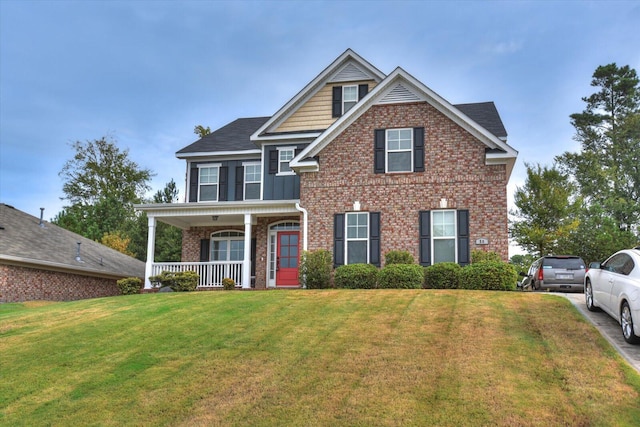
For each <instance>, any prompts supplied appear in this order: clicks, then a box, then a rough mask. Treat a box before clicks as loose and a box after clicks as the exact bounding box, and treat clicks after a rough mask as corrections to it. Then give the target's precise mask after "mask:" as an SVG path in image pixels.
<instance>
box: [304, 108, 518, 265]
mask: <svg viewBox="0 0 640 427" xmlns="http://www.w3.org/2000/svg"><path fill="white" fill-rule="evenodd" d="M404 127H407V128H414V127H424V129H425V132H424V135H425V138H424V139H425V141H424V142H425V172H418V173H414V172H412V173H396V174H375V173H374V162H373V153H374V130H375V129H383V128H384V129H388V128H404ZM485 148H486V145H485V144H483V143H482V142H480V141H478V140H477V139H475V138H474V137H473V136H472V135H470V134H469V133H468V132H466V131H465V130H464V129H462V128H461V127H459V126H458V125H456V124H455V123H454V122H453V121H451V120H450V119H448V118H447V117H446V116H444V115H443V114H441V113H440V112H439V111H437V110H436V109H435V108H434V107H432V106H431V105H429V104H427V103H411V104H395V105H380V106H373V107H371V108H370V109H369V110H368V111H367V112H365V113H364V114H363V115H362V116H361V117H360V118H358V119H357V120H356V121H355V122H354V123H353V124H352V125H351V126H349V128H347V129H346V130H345V131H344V132H342V133H341V134H340V135H339V136H338V137H337V138H336V139H335V140H333V141H332V142H331V143H329V144H328V145H327V146H326V147H325V148H324V149H323V150H322V151H321V152H320V156H319V163H320V171H319V172H313V173H304V174H302V176H301V180H300V186H301V188H300V201H301V205H302V207H304V208H306V209H307V210H308V212H309V250H317V249H328V250H331V251H332V250H333V214H334V213H344V212H349V211H353V204H354V202H355V201H358V202H360V205H361V211H363V212H366V211H369V212H380V213H381V242H380V244H381V254H382V260H383V262H384V254H386V253H387V252H389V251H391V250H407V251H409V252H410V253H411V254H412V255H413V256H414V258H415V259H416V260H417V259H418V255H419V254H418V252H419V249H418V245H419V230H418V224H419V222H418V212H419V211H421V210H435V209H439V205H440V200H441V199H442V198H446V199H447V200H448V208H449V209H468V210H469V217H470V218H469V228H470V241H471V247H470V249H471V250H473V249H483V250H490V251H495V252H497V253H498V254H500V256H501V257H502V258H503V259H505V260H506V259H507V258H508V230H507V192H506V185H507V177H506V167H505V166H504V165H491V166H487V165H485ZM478 238H486V239H488V240H489V245H483V246H476V245H475V241H476V239H478Z"/></svg>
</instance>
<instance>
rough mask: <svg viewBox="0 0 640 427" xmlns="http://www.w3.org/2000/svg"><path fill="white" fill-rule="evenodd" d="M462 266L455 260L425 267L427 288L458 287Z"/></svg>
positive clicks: (425, 285)
mask: <svg viewBox="0 0 640 427" xmlns="http://www.w3.org/2000/svg"><path fill="white" fill-rule="evenodd" d="M461 271H462V267H460V265H458V264H456V263H455V262H440V263H438V264H434V265H430V266H429V267H425V268H424V287H425V288H426V289H458V288H459V287H460V273H461Z"/></svg>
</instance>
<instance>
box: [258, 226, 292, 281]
mask: <svg viewBox="0 0 640 427" xmlns="http://www.w3.org/2000/svg"><path fill="white" fill-rule="evenodd" d="M279 225H284V226H285V227H286V228H284V229H279V228H278V226H279ZM296 230H300V222H299V221H292V220H284V221H278V222H274V223H273V224H270V225H269V237H268V239H267V268H266V270H267V271H266V278H267V288H275V287H276V270H275V257H276V251H277V250H278V249H277V246H278V243H277V241H276V237H277V235H278V231H296ZM272 245H273V247H272ZM272 276H273V278H272Z"/></svg>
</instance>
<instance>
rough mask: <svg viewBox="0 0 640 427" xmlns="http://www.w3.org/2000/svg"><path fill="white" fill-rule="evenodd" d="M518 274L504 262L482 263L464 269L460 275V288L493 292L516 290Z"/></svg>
mask: <svg viewBox="0 0 640 427" xmlns="http://www.w3.org/2000/svg"><path fill="white" fill-rule="evenodd" d="M517 281H518V274H517V273H516V269H515V268H514V267H513V266H512V265H511V264H507V263H506V262H490V261H484V262H479V263H476V264H470V265H468V266H466V267H464V268H463V269H462V271H461V273H460V288H462V289H483V290H493V291H512V290H515V289H516V282H517Z"/></svg>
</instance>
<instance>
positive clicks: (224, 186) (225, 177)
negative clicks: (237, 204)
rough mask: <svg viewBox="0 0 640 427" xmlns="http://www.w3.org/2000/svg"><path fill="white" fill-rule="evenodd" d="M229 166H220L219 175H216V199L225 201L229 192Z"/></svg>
mask: <svg viewBox="0 0 640 427" xmlns="http://www.w3.org/2000/svg"><path fill="white" fill-rule="evenodd" d="M228 188H229V167H228V166H220V176H219V177H218V201H219V202H226V201H227V200H228V197H227V195H228V193H229V189H228Z"/></svg>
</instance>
